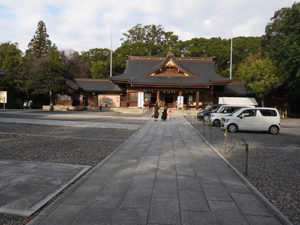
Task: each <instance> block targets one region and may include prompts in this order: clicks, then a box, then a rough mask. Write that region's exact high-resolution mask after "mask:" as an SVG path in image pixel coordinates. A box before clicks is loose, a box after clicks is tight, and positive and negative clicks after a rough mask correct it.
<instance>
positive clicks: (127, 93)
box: [126, 89, 130, 107]
mask: <svg viewBox="0 0 300 225" xmlns="http://www.w3.org/2000/svg"><path fill="white" fill-rule="evenodd" d="M129 100H130V93H129V92H128V89H127V90H126V107H128V106H129Z"/></svg>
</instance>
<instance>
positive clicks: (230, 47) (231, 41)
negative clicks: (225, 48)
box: [229, 34, 232, 79]
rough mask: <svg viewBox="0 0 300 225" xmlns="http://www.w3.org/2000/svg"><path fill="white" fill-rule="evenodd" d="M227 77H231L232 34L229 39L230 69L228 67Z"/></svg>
mask: <svg viewBox="0 0 300 225" xmlns="http://www.w3.org/2000/svg"><path fill="white" fill-rule="evenodd" d="M229 73H230V74H229V79H232V34H231V40H230V69H229Z"/></svg>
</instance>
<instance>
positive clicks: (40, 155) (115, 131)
mask: <svg viewBox="0 0 300 225" xmlns="http://www.w3.org/2000/svg"><path fill="white" fill-rule="evenodd" d="M35 114H38V115H35ZM60 115H63V117H60ZM74 115H76V116H75V117H74ZM113 115H114V114H113ZM50 116H51V117H50ZM80 116H82V117H80ZM49 117H50V118H49ZM128 117H129V119H128ZM0 118H9V119H10V120H11V122H10V123H1V125H0V160H14V161H30V162H47V163H63V164H73V165H87V166H95V165H97V164H98V163H99V162H101V161H102V160H103V159H105V158H106V157H107V155H109V154H110V153H111V152H112V151H113V150H114V149H116V148H117V147H118V146H119V145H120V144H122V143H123V142H124V141H125V140H126V139H128V138H129V137H130V136H131V135H132V134H133V133H134V132H135V130H134V129H126V128H125V129H124V128H122V125H123V124H129V125H130V126H132V125H133V126H135V127H140V126H141V125H142V124H143V123H145V122H146V121H147V120H148V119H149V118H140V117H137V119H134V117H133V116H130V115H125V116H124V117H120V116H116V117H112V116H111V115H109V114H102V113H99V112H64V113H62V112H53V113H49V112H40V111H39V112H33V111H27V110H26V111H24V110H19V111H8V110H7V111H5V113H3V111H2V112H0ZM19 119H23V120H24V119H27V120H28V121H27V123H17V122H18V120H19ZM46 120H47V121H46ZM30 121H31V123H29V122H30ZM36 121H43V122H44V121H45V124H43V125H41V124H36V123H35V122H36ZM78 121H80V122H83V121H85V124H86V126H84V127H74V126H64V123H65V122H67V123H69V124H71V125H72V124H76V123H77V122H78ZM94 123H104V125H105V127H108V126H110V127H112V126H113V127H114V128H97V127H89V125H92V126H93V124H94ZM119 125H121V126H119ZM123 127H124V125H123ZM120 128H121V129H120ZM27 175H28V174H27ZM1 200H2V199H1V197H0V202H1ZM24 220H25V221H27V219H26V218H24V217H23V218H22V217H16V216H10V215H8V214H2V213H0V224H1V225H2V224H3V225H23V224H25V223H26V222H24Z"/></svg>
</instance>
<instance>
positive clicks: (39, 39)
mask: <svg viewBox="0 0 300 225" xmlns="http://www.w3.org/2000/svg"><path fill="white" fill-rule="evenodd" d="M48 38H49V35H48V34H47V28H46V24H45V23H44V22H43V21H42V20H40V21H39V22H38V25H37V29H36V31H35V35H34V36H33V38H32V39H31V41H30V42H29V44H28V49H27V50H26V54H27V55H30V56H31V57H33V58H35V59H39V58H41V57H44V56H46V55H48V53H49V49H50V47H51V45H52V42H51V41H50V39H48Z"/></svg>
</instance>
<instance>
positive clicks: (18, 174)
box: [0, 161, 89, 216]
mask: <svg viewBox="0 0 300 225" xmlns="http://www.w3.org/2000/svg"><path fill="white" fill-rule="evenodd" d="M88 168H89V167H87V166H76V165H66V164H57V163H37V162H21V161H1V164H0V177H1V179H0V196H1V200H0V212H1V213H6V214H14V215H21V216H30V215H31V214H33V213H34V212H35V211H37V210H38V209H39V208H41V207H42V206H43V205H45V204H46V203H47V202H48V201H50V200H51V199H52V198H53V197H54V196H55V195H57V194H58V193H59V192H61V191H62V190H63V189H64V188H65V187H67V186H68V185H69V184H70V183H72V182H73V181H74V180H75V179H77V178H78V177H79V176H80V175H82V174H83V173H85V172H86V171H87V170H88Z"/></svg>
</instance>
